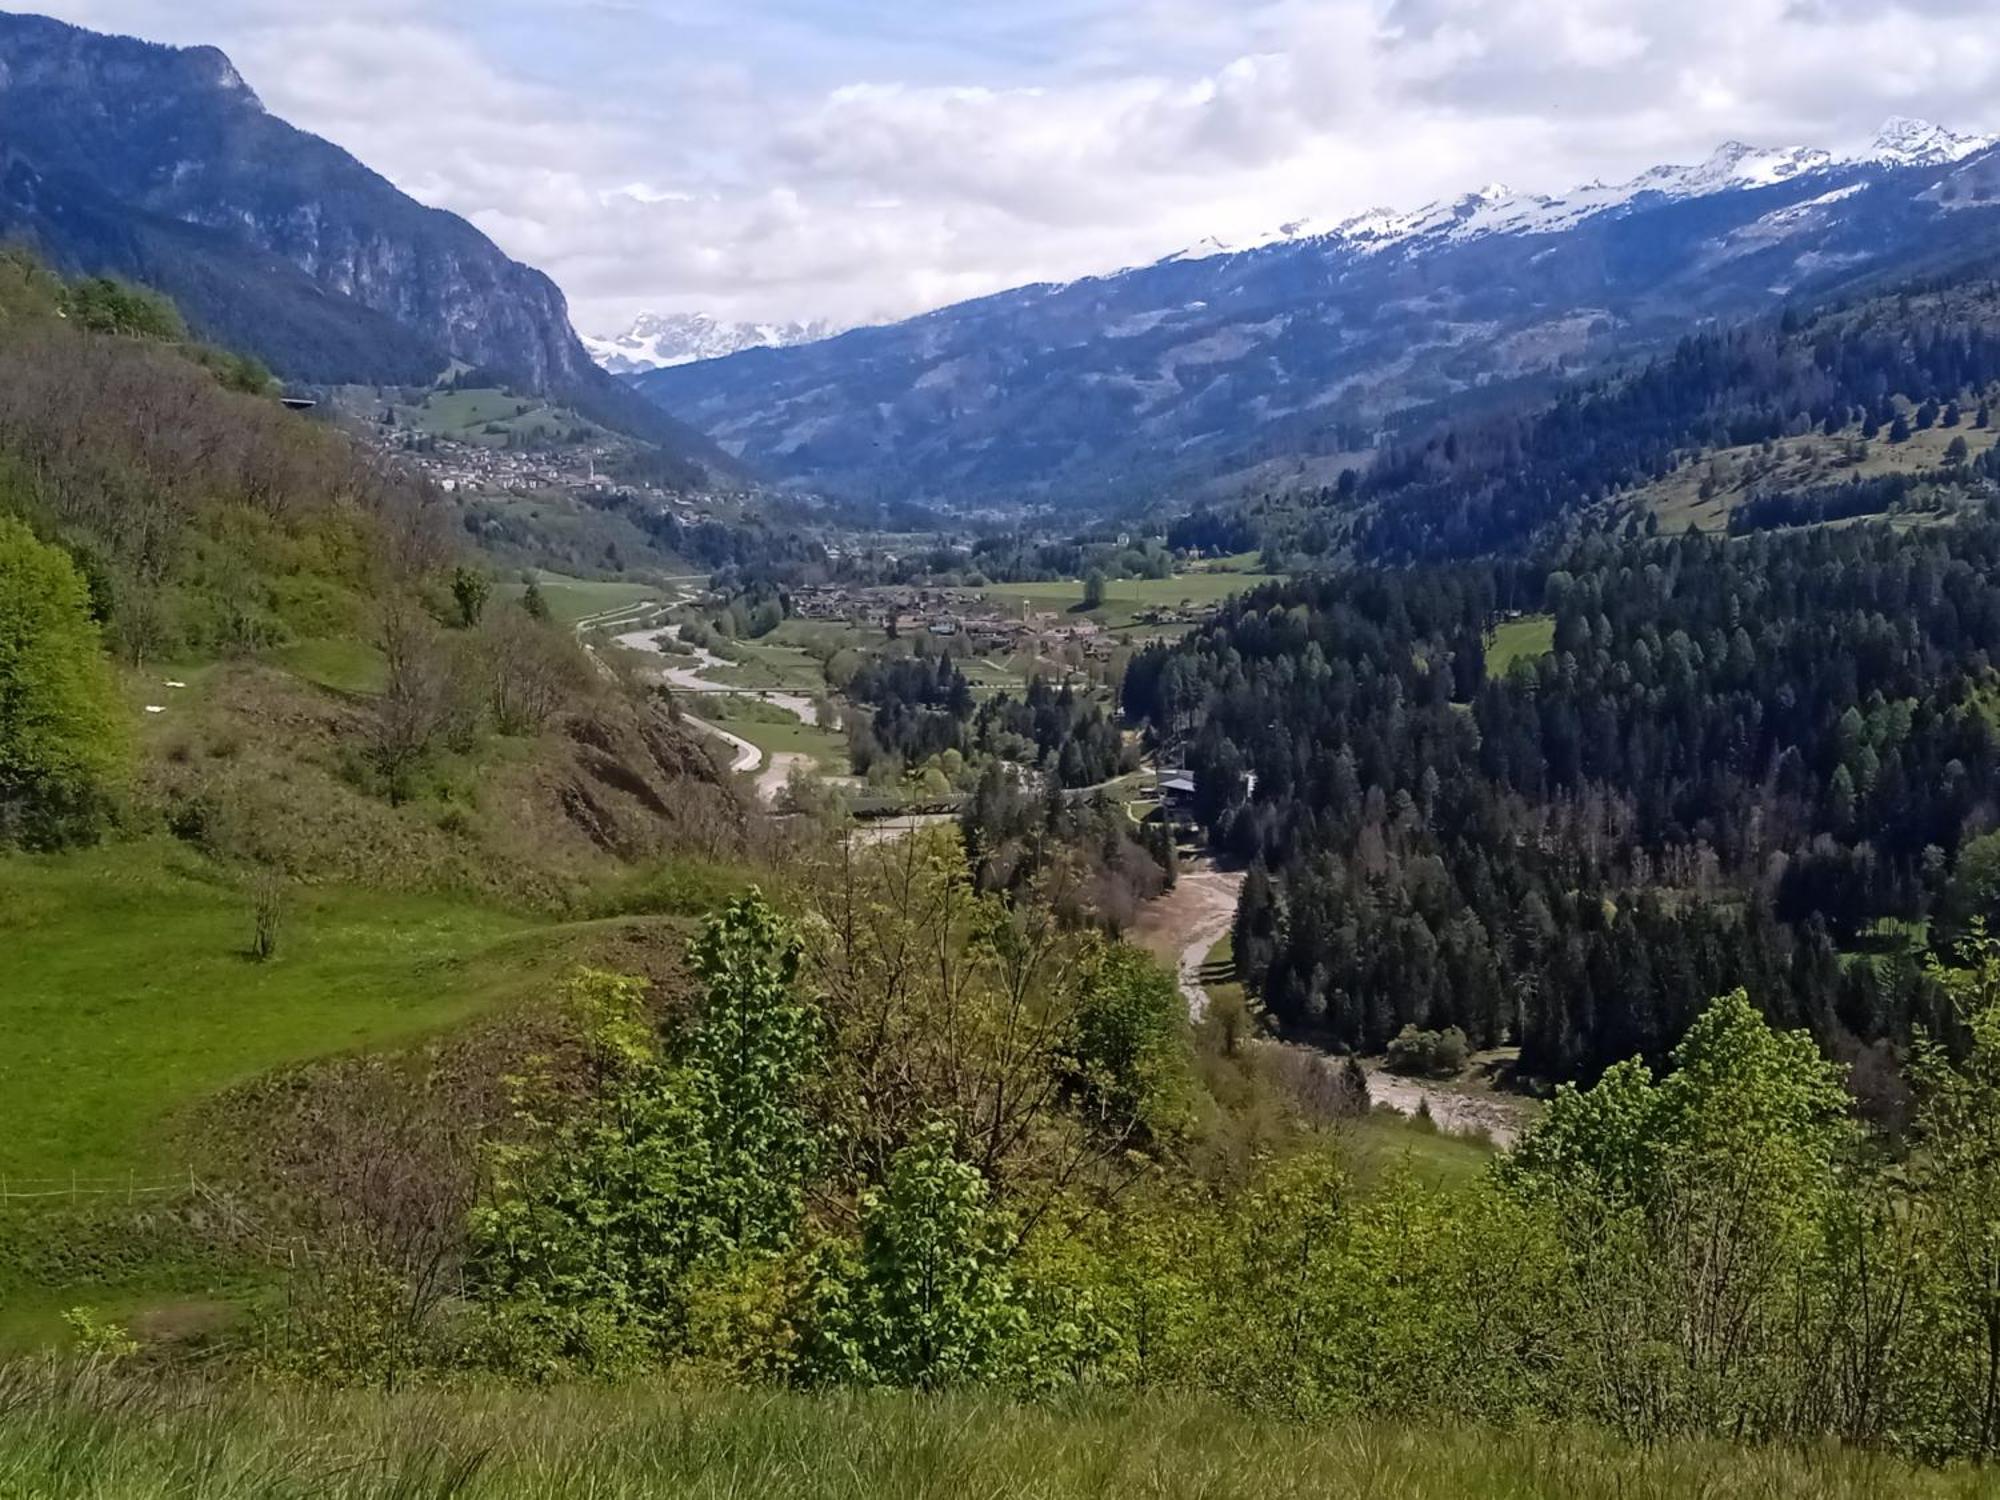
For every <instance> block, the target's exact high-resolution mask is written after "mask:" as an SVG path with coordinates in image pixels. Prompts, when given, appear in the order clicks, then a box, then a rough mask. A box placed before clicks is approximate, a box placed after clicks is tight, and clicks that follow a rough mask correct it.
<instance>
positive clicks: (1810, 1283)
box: [1502, 990, 1851, 1433]
mask: <svg viewBox="0 0 2000 1500" xmlns="http://www.w3.org/2000/svg"><path fill="white" fill-rule="evenodd" d="M1844 1071H1845V1070H1844V1069H1843V1068H1841V1067H1840V1066H1838V1065H1836V1064H1832V1063H1828V1062H1825V1061H1823V1060H1822V1059H1821V1057H1820V1055H1819V1049H1818V1048H1817V1047H1816V1046H1815V1045H1814V1043H1813V1040H1812V1038H1811V1037H1810V1036H1809V1035H1807V1034H1806V1033H1805V1032H1803V1031H1790V1032H1780V1031H1776V1030H1774V1029H1772V1028H1771V1027H1770V1026H1769V1025H1768V1024H1767V1023H1766V1022H1765V1020H1764V1018H1763V1017H1762V1016H1760V1015H1759V1014H1758V1013H1757V1010H1756V1008H1755V1007H1754V1006H1752V1005H1751V1003H1750V999H1749V996H1748V995H1747V994H1745V993H1744V992H1743V991H1742V990H1737V991H1735V992H1733V993H1731V994H1728V995H1725V996H1723V997H1722V998H1720V999H1718V1000H1716V1001H1715V1002H1714V1003H1713V1004H1712V1005H1711V1006H1710V1007H1709V1008H1708V1009H1707V1010H1706V1011H1704V1012H1703V1013H1702V1015H1701V1016H1700V1017H1698V1018H1697V1019H1696V1021H1695V1022H1694V1024H1693V1025H1692V1026H1691V1027H1690V1028H1689V1029H1688V1034H1687V1036H1686V1037H1685V1038H1683V1040H1682V1041H1681V1044H1680V1045H1679V1046H1678V1047H1676V1048H1675V1049H1674V1052H1673V1069H1672V1071H1671V1072H1670V1073H1669V1074H1668V1075H1667V1077H1666V1078H1665V1079H1663V1080H1661V1081H1659V1082H1655V1081H1654V1079H1653V1076H1652V1073H1651V1071H1650V1070H1649V1069H1648V1068H1647V1067H1646V1066H1645V1065H1644V1064H1643V1063H1640V1062H1638V1061H1636V1060H1634V1061H1632V1062H1629V1063H1620V1064H1618V1065H1617V1066H1615V1067H1613V1068H1611V1069H1610V1070H1609V1071H1607V1072H1606V1073H1605V1075H1604V1077H1603V1079H1602V1080H1601V1081H1599V1082H1598V1084H1597V1085H1596V1086H1595V1087H1593V1088H1591V1089H1589V1090H1587V1091H1579V1090H1577V1089H1576V1088H1574V1087H1572V1086H1568V1085H1565V1086H1564V1087H1563V1088H1561V1089H1560V1090H1558V1091H1557V1094H1556V1097H1555V1099H1554V1100H1553V1101H1552V1102H1551V1104H1550V1106H1549V1108H1548V1110H1547V1112H1546V1113H1545V1114H1544V1115H1543V1117H1542V1118H1541V1120H1539V1121H1538V1122H1537V1123H1536V1124H1535V1126H1534V1127H1533V1128H1532V1129H1531V1130H1529V1131H1528V1133H1527V1134H1526V1135H1525V1136H1523V1137H1522V1139H1521V1142H1520V1145H1519V1147H1518V1148H1517V1149H1516V1151H1515V1153H1514V1155H1513V1156H1512V1157H1511V1158H1509V1160H1508V1161H1507V1162H1506V1163H1505V1165H1504V1166H1503V1168H1502V1179H1503V1182H1504V1183H1505V1185H1506V1186H1507V1188H1508V1190H1509V1191H1510V1192H1511V1193H1513V1194H1514V1195H1516V1197H1517V1198H1519V1200H1520V1201H1521V1202H1522V1203H1523V1204H1524V1205H1527V1206H1530V1207H1539V1208H1541V1209H1544V1210H1546V1211H1548V1212H1549V1213H1550V1214H1551V1215H1552V1216H1553V1218H1552V1222H1554V1223H1556V1224H1557V1225H1559V1226H1560V1234H1561V1236H1562V1238H1563V1240H1564V1242H1565V1246H1566V1253H1567V1254H1568V1256H1569V1259H1570V1265H1571V1274H1572V1275H1573V1276H1574V1277H1575V1284H1576V1289H1577V1309H1576V1310H1577V1312H1578V1314H1579V1316H1580V1319H1581V1326H1582V1328H1583V1329H1584V1330H1585V1332H1584V1335H1583V1343H1584V1346H1585V1347H1587V1348H1588V1350H1589V1351H1590V1352H1589V1356H1588V1358H1589V1363H1590V1367H1591V1373H1590V1374H1589V1376H1588V1377H1587V1378H1588V1379H1589V1380H1590V1381H1592V1382H1597V1381H1601V1382H1602V1385H1601V1388H1600V1389H1599V1391H1598V1393H1597V1395H1596V1396H1595V1397H1594V1398H1592V1400H1593V1404H1594V1406H1595V1409H1596V1412H1597V1414H1598V1415H1599V1416H1600V1417H1602V1418H1603V1419H1604V1420H1608V1421H1611V1422H1614V1423H1622V1424H1625V1426H1626V1428H1627V1430H1640V1429H1641V1428H1643V1427H1644V1425H1645V1424H1647V1423H1661V1424H1664V1425H1667V1426H1670V1427H1671V1426H1689V1427H1693V1428H1695V1429H1698V1430H1705V1431H1711V1432H1719V1431H1730V1430H1734V1431H1738V1432H1743V1433H1754V1432H1770V1431H1777V1430H1782V1429H1783V1424H1784V1423H1785V1422H1787V1421H1789V1420H1792V1413H1793V1412H1794V1411H1795V1410H1796V1409H1797V1408H1796V1406H1795V1405H1793V1404H1791V1403H1794V1402H1796V1401H1800V1400H1802V1399H1803V1391H1804V1390H1805V1389H1808V1388H1811V1387H1812V1386H1813V1383H1814V1382H1815V1381H1817V1380H1819V1379H1820V1378H1821V1377H1822V1376H1823V1375H1824V1374H1825V1371H1824V1370H1823V1369H1821V1368H1819V1365H1820V1364H1821V1363H1822V1362H1818V1361H1814V1360H1813V1359H1812V1358H1811V1356H1810V1355H1809V1354H1805V1353H1804V1352H1803V1351H1804V1350H1805V1349H1806V1348H1809V1347H1810V1344H1811V1340H1810V1338H1809V1337H1808V1336H1807V1335H1808V1331H1809V1330H1810V1332H1811V1333H1812V1334H1814V1335H1817V1334H1818V1333H1819V1332H1820V1330H1819V1329H1818V1328H1817V1327H1814V1326H1813V1325H1811V1324H1810V1323H1807V1324H1805V1325H1804V1326H1802V1323H1801V1319H1802V1318H1811V1317H1813V1316H1815V1315H1824V1311H1825V1309H1824V1304H1820V1303H1816V1302H1815V1300H1814V1299H1815V1294H1816V1292H1817V1289H1819V1288H1820V1287H1822V1286H1824V1285H1825V1284H1826V1283H1827V1281H1828V1280H1829V1279H1830V1273H1829V1270H1828V1264H1827V1257H1828V1254H1829V1226H1830V1224H1831V1223H1832V1222H1833V1221H1834V1220H1835V1219H1836V1218H1837V1209H1838V1208H1839V1206H1840V1204H1841V1202H1842V1201H1843V1200H1842V1194H1841V1185H1842V1180H1841V1176H1840V1166H1841V1162H1842V1159H1843V1155H1844V1152H1845V1149H1846V1146H1847V1144H1848V1142H1849V1140H1850V1138H1851V1127H1850V1126H1849V1124H1848V1123H1847V1118H1846V1117H1847V1107H1848V1098H1847V1094H1846V1092H1845V1090H1844V1089H1843V1088H1842V1087H1841V1078H1842V1075H1843V1073H1844Z"/></svg>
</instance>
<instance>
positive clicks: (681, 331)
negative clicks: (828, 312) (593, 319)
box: [583, 313, 839, 375]
mask: <svg viewBox="0 0 2000 1500" xmlns="http://www.w3.org/2000/svg"><path fill="white" fill-rule="evenodd" d="M837 332H839V330H838V329H837V328H835V327H834V326H833V324H831V323H829V322H827V321H825V320H824V319H815V320H814V321H812V322H810V323H724V322H721V321H720V320H718V319H715V318H711V317H710V316H709V315H708V314H707V313H641V314H640V315H639V317H638V319H637V320H636V321H635V322H634V323H633V324H632V326H631V327H630V328H628V329H626V330H625V331H624V332H623V333H621V334H619V335H618V336H617V337H615V338H592V337H590V336H589V335H588V334H586V335H585V336H584V340H583V346H584V348H586V349H588V350H589V351H590V357H591V358H592V359H594V360H596V361H597V362H598V363H599V364H600V365H602V366H603V367H604V368H605V369H607V370H609V371H610V372H611V373H612V374H613V375H636V374H638V373H640V372H641V371H644V370H664V369H669V368H671V367H673V366H675V365H691V364H694V363H696V362H697V361H699V360H704V359H721V358H722V357H723V356H724V355H727V354H739V353H741V352H742V351H743V350H745V349H786V348H789V347H791V346H792V345H793V344H809V343H812V342H813V341H814V340H815V339H824V338H831V337H832V336H833V335H834V334H835V333H837Z"/></svg>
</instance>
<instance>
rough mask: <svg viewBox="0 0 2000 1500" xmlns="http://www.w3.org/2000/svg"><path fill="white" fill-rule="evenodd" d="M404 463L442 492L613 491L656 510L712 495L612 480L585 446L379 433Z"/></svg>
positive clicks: (694, 505)
mask: <svg viewBox="0 0 2000 1500" xmlns="http://www.w3.org/2000/svg"><path fill="white" fill-rule="evenodd" d="M379 436H382V437H384V438H386V439H387V442H386V444H385V446H386V447H387V449H388V451H389V452H390V453H392V454H394V455H395V457H396V459H397V461H398V462H399V463H401V464H403V465H404V466H405V467H407V468H410V469H413V470H415V471H416V472H417V473H419V474H421V475H423V476H424V477H425V478H426V479H429V480H431V481H433V482H434V483H435V484H436V485H437V486H438V487H439V488H440V489H442V490H444V491H445V492H446V493H447V494H454V495H480V494H486V495H491V494H513V495H536V494H547V493H549V492H551V491H554V492H556V493H559V494H565V495H570V496H573V497H575V498H576V499H579V500H584V501H591V500H604V499H608V498H609V497H610V496H611V495H612V494H614V493H622V494H629V495H636V496H638V497H639V498H641V499H643V500H647V501H649V502H651V503H652V504H654V505H656V506H658V508H659V509H660V510H662V511H677V512H680V513H681V514H683V515H688V516H693V515H699V514H705V513H706V512H707V510H708V509H709V507H711V506H712V505H713V504H714V503H715V499H716V497H714V496H712V495H701V494H684V493H681V492H679V491H675V490H663V489H659V488H656V487H654V486H651V485H632V484H613V483H612V482H611V480H609V479H607V478H606V477H605V476H604V475H602V474H600V473H599V472H598V467H597V466H598V462H599V461H600V459H603V458H606V457H608V456H609V455H608V454H607V453H603V452H599V451H596V450H592V449H587V448H575V449H566V448H551V449H544V450H531V449H515V448H503V447H495V446H492V445H489V444H484V443H467V442H459V441H457V440H455V439H452V438H445V437H432V436H423V435H418V434H413V433H409V432H407V431H401V432H391V433H382V434H379Z"/></svg>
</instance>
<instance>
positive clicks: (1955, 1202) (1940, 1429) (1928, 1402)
mask: <svg viewBox="0 0 2000 1500" xmlns="http://www.w3.org/2000/svg"><path fill="white" fill-rule="evenodd" d="M1965 947H1966V950H1967V957H1968V958H1969V960H1970V966H1969V967H1968V968H1965V969H1947V968H1945V967H1943V966H1942V965H1938V964H1936V963H1933V966H1932V977H1933V978H1935V979H1936V980H1937V981H1938V983H1939V984H1940V985H1941V986H1942V987H1943V989H1944V990H1945V992H1946V994H1947V995H1949V996H1950V998H1951V1000H1952V1002H1953V1004H1954V1006H1955V1008H1956V1010H1957V1018H1958V1020H1959V1022H1960V1023H1961V1024H1962V1025H1963V1026H1964V1028H1965V1032H1966V1035H1967V1037H1968V1038H1969V1040H1970V1045H1969V1046H1968V1047H1967V1048H1966V1049H1965V1050H1964V1053H1963V1056H1962V1058H1960V1059H1957V1060H1954V1058H1953V1056H1952V1053H1951V1051H1950V1050H1949V1049H1947V1048H1946V1047H1945V1046H1944V1045H1943V1044H1942V1043H1941V1042H1940V1041H1938V1040H1936V1039H1934V1038H1922V1039H1920V1040H1919V1042H1918V1045H1917V1046H1916V1048H1915V1050H1914V1052H1913V1055H1912V1057H1911V1059H1910V1081H1911V1083H1912V1085H1913V1086H1914V1087H1915V1089H1916V1095H1917V1109H1916V1120H1915V1138H1916V1139H1915V1144H1916V1149H1915V1150H1914V1151H1913V1152H1912V1153H1911V1155H1910V1160H1909V1165H1908V1172H1909V1178H1910V1183H1909V1185H1910V1188H1911V1190H1912V1192H1913V1194H1914V1197H1915V1200H1916V1202H1917V1204H1918V1205H1919V1206H1920V1212H1921V1214H1922V1223H1923V1229H1922V1239H1921V1241H1920V1244H1921V1253H1922V1262H1923V1265H1924V1266H1925V1268H1926V1270H1927V1271H1928V1273H1929V1285H1928V1287H1927V1288H1926V1292H1927V1295H1925V1296H1924V1297H1923V1299H1922V1307H1923V1316H1922V1327H1921V1329H1920V1333H1919V1337H1918V1338H1917V1339H1916V1340H1914V1343H1915V1346H1916V1347H1918V1348H1919V1349H1921V1350H1923V1351H1925V1352H1926V1353H1927V1354H1928V1355H1929V1356H1930V1360H1929V1368H1928V1370H1927V1375H1928V1379H1926V1380H1925V1381H1924V1382H1923V1383H1922V1386H1921V1388H1920V1390H1921V1395H1920V1397H1919V1399H1917V1400H1915V1401H1913V1402H1912V1403H1910V1407H1911V1411H1912V1414H1913V1416H1914V1417H1915V1418H1916V1419H1917V1421H1918V1422H1919V1423H1920V1424H1921V1425H1920V1426H1919V1427H1918V1431H1917V1433H1916V1438H1917V1444H1918V1446H1920V1447H1921V1448H1923V1449H1925V1450H1926V1451H1929V1452H1932V1453H1934V1454H1972V1455H1975V1456H1977V1457H1980V1458H1991V1457H1992V1456H1993V1455H1994V1454H1995V1452H1996V1451H2000V941H1996V940H1995V939H1993V938H1991V937H1988V936H1987V935H1986V930H1985V924H1984V922H1983V921H1975V923H1974V930H1973V935H1972V936H1971V937H1970V938H1969V939H1968V940H1967V942H1966V944H1965Z"/></svg>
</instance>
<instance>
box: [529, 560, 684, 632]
mask: <svg viewBox="0 0 2000 1500" xmlns="http://www.w3.org/2000/svg"><path fill="white" fill-rule="evenodd" d="M535 582H536V583H537V584H539V585H540V586H541V590H542V598H544V599H545V600H547V601H548V606H549V617H550V618H551V619H553V620H556V621H558V622H560V623H561V624H564V625H574V624H575V623H576V622H577V621H578V620H584V619H588V618H589V617H590V616H592V615H598V614H603V613H604V612H605V611H606V610H609V609H623V608H624V607H625V606H627V605H629V604H644V603H646V602H647V601H648V600H653V599H659V598H661V597H663V596H664V595H665V594H666V593H667V592H668V590H666V589H664V588H662V587H661V586H660V585H659V584H657V583H646V582H643V581H637V580H631V579H622V578H610V579H597V578H570V577H567V576H565V575H564V574H561V573H546V572H537V573H536V574H535ZM525 587H526V586H525V585H523V584H521V583H520V582H518V581H513V580H509V581H507V582H505V583H502V584H501V585H500V586H499V587H498V588H497V589H495V590H494V592H495V593H496V594H497V595H499V596H500V597H501V598H505V599H518V598H520V597H521V595H522V593H523V592H524V591H525Z"/></svg>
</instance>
